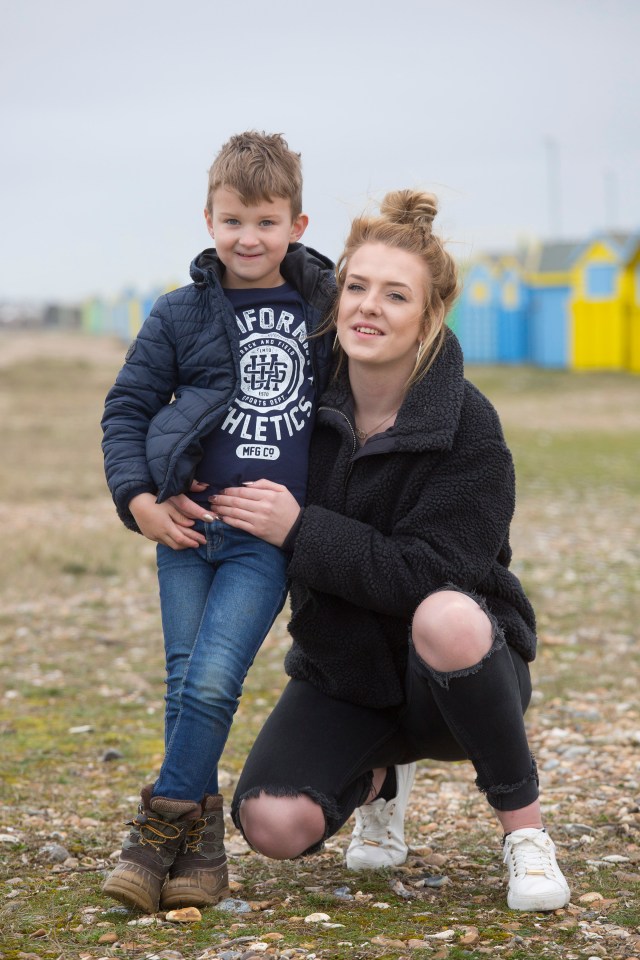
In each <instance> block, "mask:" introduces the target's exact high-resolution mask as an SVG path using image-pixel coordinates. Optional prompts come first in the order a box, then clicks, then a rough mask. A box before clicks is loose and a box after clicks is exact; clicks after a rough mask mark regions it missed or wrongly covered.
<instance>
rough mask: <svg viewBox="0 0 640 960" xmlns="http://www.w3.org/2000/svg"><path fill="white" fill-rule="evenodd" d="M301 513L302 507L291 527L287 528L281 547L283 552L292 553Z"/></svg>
mask: <svg viewBox="0 0 640 960" xmlns="http://www.w3.org/2000/svg"><path fill="white" fill-rule="evenodd" d="M303 514H304V510H303V509H302V510H300V513H299V514H298V516H297V519H296V522H295V523H294V525H293V526H292V527H291V530H289V533H288V534H287V535H286V537H285V539H284V543H283V544H282V549H283V550H284V552H285V553H293V550H294V547H295V545H296V538H297V536H298V530H299V529H300V524H301V523H302V516H303Z"/></svg>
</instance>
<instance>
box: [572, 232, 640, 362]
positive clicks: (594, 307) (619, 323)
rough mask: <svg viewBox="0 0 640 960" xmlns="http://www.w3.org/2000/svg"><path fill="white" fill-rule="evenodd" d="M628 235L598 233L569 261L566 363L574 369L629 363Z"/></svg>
mask: <svg viewBox="0 0 640 960" xmlns="http://www.w3.org/2000/svg"><path fill="white" fill-rule="evenodd" d="M629 239H630V237H629V234H616V233H603V234H599V235H597V236H596V237H594V238H593V239H592V240H591V241H589V242H588V243H587V244H585V246H584V248H583V249H582V250H581V251H580V253H579V255H578V256H577V257H576V259H575V261H574V263H573V264H572V270H571V300H570V310H571V317H572V323H571V343H570V348H569V365H570V366H571V367H573V369H575V370H622V369H624V368H625V367H626V366H627V365H628V354H629V341H628V334H629V330H628V322H627V316H626V308H625V303H624V297H623V282H622V280H623V273H624V268H625V252H626V249H627V244H628V242H629Z"/></svg>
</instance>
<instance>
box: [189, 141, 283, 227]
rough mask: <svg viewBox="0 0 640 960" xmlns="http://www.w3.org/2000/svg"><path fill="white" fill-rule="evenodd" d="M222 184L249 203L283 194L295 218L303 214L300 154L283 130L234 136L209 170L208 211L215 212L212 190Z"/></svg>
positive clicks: (248, 204)
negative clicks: (289, 142)
mask: <svg viewBox="0 0 640 960" xmlns="http://www.w3.org/2000/svg"><path fill="white" fill-rule="evenodd" d="M219 187H227V188H228V189H230V190H235V191H236V192H237V193H238V194H239V195H240V199H241V200H242V202H243V203H244V204H245V205H246V206H250V205H252V204H257V203H260V201H262V200H267V201H271V200H272V199H273V197H274V196H275V197H282V198H284V199H285V200H290V201H291V215H292V218H293V219H294V220H295V219H296V217H299V216H300V214H301V213H302V164H301V161H300V154H299V153H294V151H293V150H290V149H289V145H288V143H287V141H286V140H285V139H284V137H283V136H282V134H281V133H264V132H262V133H258V131H257V130H248V131H247V132H246V133H238V134H236V135H235V136H233V137H231V139H230V140H228V141H227V142H226V143H225V144H224V145H223V146H222V148H221V149H220V152H219V153H218V155H217V157H216V158H215V160H214V161H213V163H212V164H211V169H210V170H209V187H208V190H207V210H208V211H209V213H212V212H213V193H214V191H215V190H217V189H218V188H219Z"/></svg>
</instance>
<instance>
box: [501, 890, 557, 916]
mask: <svg viewBox="0 0 640 960" xmlns="http://www.w3.org/2000/svg"><path fill="white" fill-rule="evenodd" d="M570 899H571V894H570V892H569V891H568V890H567V892H566V893H557V894H554V895H552V894H549V895H548V896H546V897H538V898H535V897H522V898H520V897H513V896H511V895H510V894H508V895H507V906H508V907H509V909H510V910H528V911H530V912H535V911H537V910H561V909H562V908H563V907H566V906H567V904H568V903H569V900H570Z"/></svg>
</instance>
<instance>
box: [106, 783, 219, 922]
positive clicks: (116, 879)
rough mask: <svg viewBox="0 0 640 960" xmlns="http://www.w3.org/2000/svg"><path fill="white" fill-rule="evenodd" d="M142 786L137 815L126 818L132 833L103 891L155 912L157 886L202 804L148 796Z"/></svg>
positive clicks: (149, 788)
mask: <svg viewBox="0 0 640 960" xmlns="http://www.w3.org/2000/svg"><path fill="white" fill-rule="evenodd" d="M151 790H152V786H147V787H144V788H143V789H142V792H141V795H140V796H141V803H140V807H139V810H138V816H137V817H135V819H133V820H130V821H128V822H129V824H130V826H131V828H132V829H131V833H130V834H129V836H128V837H127V839H126V840H125V842H124V844H123V845H122V853H121V854H120V860H119V861H118V864H117V866H116V867H115V869H114V870H113V871H112V873H111V874H110V875H109V876H108V877H107V880H106V881H105V884H104V886H103V887H102V890H103V892H104V893H106V894H108V895H109V896H110V897H113V898H114V899H115V900H119V901H120V902H121V903H124V904H126V905H127V906H128V907H138V908H139V909H140V910H143V911H144V912H145V913H156V911H157V910H158V908H159V905H160V890H161V889H162V884H163V883H164V880H165V877H166V876H167V874H168V873H169V870H170V869H171V864H172V863H173V861H174V860H175V858H176V854H177V853H178V850H179V849H180V847H181V845H182V841H183V839H184V837H185V835H186V833H187V830H189V829H190V827H191V826H192V824H193V823H194V820H195V818H197V817H199V816H200V814H201V812H202V808H201V807H200V804H199V803H194V802H193V801H191V800H170V799H168V798H166V797H153V799H152V797H151Z"/></svg>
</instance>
